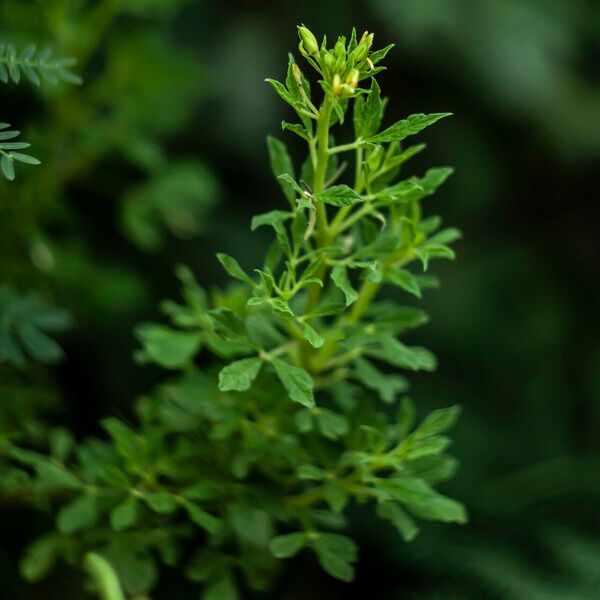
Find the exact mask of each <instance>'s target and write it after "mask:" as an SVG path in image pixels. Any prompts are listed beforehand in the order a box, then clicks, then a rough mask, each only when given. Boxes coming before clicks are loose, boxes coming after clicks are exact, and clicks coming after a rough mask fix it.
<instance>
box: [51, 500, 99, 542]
mask: <svg viewBox="0 0 600 600" xmlns="http://www.w3.org/2000/svg"><path fill="white" fill-rule="evenodd" d="M97 519H98V509H97V507H96V497H95V496H93V495H91V494H85V495H83V496H79V497H78V498H75V500H72V501H71V502H69V503H68V504H65V505H64V506H63V507H62V508H61V509H60V511H59V512H58V515H57V516H56V526H57V527H58V530H59V531H60V532H61V533H64V534H67V535H70V534H73V533H76V532H77V531H81V530H82V529H87V528H89V527H92V526H93V525H94V524H95V523H96V520H97Z"/></svg>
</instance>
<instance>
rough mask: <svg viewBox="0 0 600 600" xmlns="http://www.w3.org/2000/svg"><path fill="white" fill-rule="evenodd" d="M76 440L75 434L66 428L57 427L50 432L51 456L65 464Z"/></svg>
mask: <svg viewBox="0 0 600 600" xmlns="http://www.w3.org/2000/svg"><path fill="white" fill-rule="evenodd" d="M74 443H75V439H74V438H73V434H72V433H71V432H70V431H69V430H68V429H65V428H64V427H57V428H55V429H52V430H51V431H50V440H49V445H50V454H51V456H52V458H54V459H56V460H57V461H59V462H64V461H65V459H66V458H67V457H68V456H69V454H70V453H71V450H72V449H73V444H74Z"/></svg>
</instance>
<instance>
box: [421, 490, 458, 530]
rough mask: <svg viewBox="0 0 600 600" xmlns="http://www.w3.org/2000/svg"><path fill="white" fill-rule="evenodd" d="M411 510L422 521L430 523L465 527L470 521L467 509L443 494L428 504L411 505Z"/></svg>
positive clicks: (437, 495)
mask: <svg viewBox="0 0 600 600" xmlns="http://www.w3.org/2000/svg"><path fill="white" fill-rule="evenodd" d="M410 510H411V511H412V512H413V513H414V514H415V515H416V516H418V517H420V518H421V519H427V520H429V521H442V522H443V523H458V524H459V525H464V524H465V523H466V522H467V521H468V520H469V516H468V514H467V509H466V508H465V507H464V505H463V504H461V503H460V502H458V501H457V500H454V499H452V498H448V497H447V496H443V495H442V494H436V495H435V497H434V498H433V499H431V500H429V501H428V502H427V503H424V504H419V505H411V507H410Z"/></svg>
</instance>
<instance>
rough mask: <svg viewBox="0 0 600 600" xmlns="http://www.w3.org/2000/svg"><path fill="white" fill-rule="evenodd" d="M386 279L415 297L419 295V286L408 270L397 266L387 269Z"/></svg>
mask: <svg viewBox="0 0 600 600" xmlns="http://www.w3.org/2000/svg"><path fill="white" fill-rule="evenodd" d="M386 279H387V281H389V282H390V283H393V284H394V285H397V286H398V287H400V288H402V289H403V290H404V291H406V292H408V293H409V294H412V295H413V296H416V297H417V298H420V297H421V289H420V288H419V284H418V282H417V280H416V279H415V276H414V275H413V274H412V273H411V272H410V271H407V270H406V269H398V268H395V269H389V270H388V271H387V272H386Z"/></svg>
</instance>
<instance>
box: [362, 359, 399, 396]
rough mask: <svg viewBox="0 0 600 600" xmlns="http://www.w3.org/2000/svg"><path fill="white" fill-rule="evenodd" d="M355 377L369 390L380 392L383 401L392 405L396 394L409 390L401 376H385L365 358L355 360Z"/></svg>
mask: <svg viewBox="0 0 600 600" xmlns="http://www.w3.org/2000/svg"><path fill="white" fill-rule="evenodd" d="M353 374H354V376H355V377H356V379H358V380H359V381H360V382H361V383H362V384H363V385H365V386H366V387H368V388H369V389H372V390H376V391H377V392H379V395H380V397H381V399H382V400H383V401H384V402H386V403H388V404H389V403H391V402H393V401H394V400H395V399H396V394H398V393H401V392H405V391H406V390H407V389H408V382H407V381H406V379H404V377H401V376H400V375H384V374H383V373H381V372H380V371H379V370H378V369H376V368H375V367H374V366H373V364H372V363H370V362H369V361H368V360H366V359H364V358H357V359H355V360H354V372H353Z"/></svg>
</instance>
